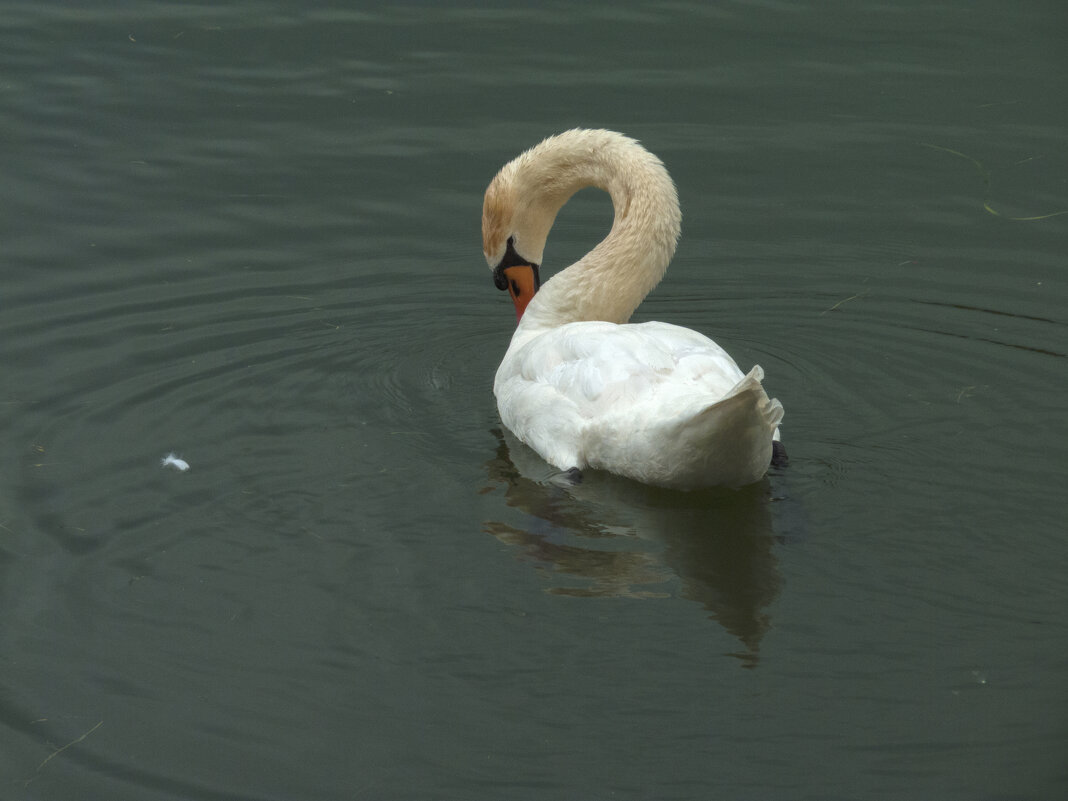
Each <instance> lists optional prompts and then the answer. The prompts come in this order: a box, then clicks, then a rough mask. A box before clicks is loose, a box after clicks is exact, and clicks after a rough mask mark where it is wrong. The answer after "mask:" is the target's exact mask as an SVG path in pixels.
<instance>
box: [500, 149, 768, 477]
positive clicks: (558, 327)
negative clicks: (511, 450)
mask: <svg viewBox="0 0 1068 801" xmlns="http://www.w3.org/2000/svg"><path fill="white" fill-rule="evenodd" d="M587 186H596V187H599V188H601V189H603V190H605V191H607V192H608V193H609V194H610V195H611V197H612V203H613V206H614V208H615V219H614V221H613V224H612V229H611V231H610V232H609V234H608V236H607V237H606V238H605V239H604V240H603V241H601V243H600V244H598V245H597V246H596V247H595V248H594V249H593V250H592V251H590V252H589V253H588V254H586V256H584V257H583V258H581V259H580V260H579V261H577V262H576V263H575V264H573V265H571V266H570V267H568V268H567V269H565V270H563V271H561V272H560V273H558V274H557V275H555V276H553V277H552V279H551V280H549V281H547V282H546V283H545V285H544V287H541V286H540V275H539V270H540V265H541V261H542V255H543V252H544V248H545V241H546V239H547V237H548V234H549V230H550V229H551V227H552V224H553V221H554V220H555V218H556V213H557V212H558V211H559V209H560V208H561V207H562V206H563V204H564V203H566V202H567V200H568V199H569V198H570V197H571V196H572V195H573V194H574V193H575V192H577V191H578V190H579V189H582V188H584V187H587ZM680 222H681V213H680V211H679V204H678V197H677V195H676V192H675V186H674V184H673V183H672V181H671V178H670V177H669V176H668V174H667V170H666V169H665V168H664V166H663V164H662V163H661V162H660V160H659V159H657V158H656V157H655V156H654V155H652V154H651V153H649V152H648V151H647V150H645V148H643V147H642V146H641V145H639V144H638V143H637V142H636V141H634V140H633V139H630V138H628V137H625V136H623V135H622V134H618V133H615V132H613V131H604V130H572V131H567V132H565V133H562V134H559V135H557V136H554V137H550V138H548V139H546V140H545V141H543V142H541V143H540V144H538V145H536V146H534V147H533V148H531V149H530V150H528V151H526V152H525V153H523V154H521V155H520V156H518V157H517V158H516V159H514V160H513V161H511V162H509V163H508V164H506V165H505V166H504V167H503V168H502V169H501V171H500V172H499V173H498V174H497V176H496V177H495V178H494V179H493V181H492V182H491V183H490V186H489V188H488V189H487V190H486V198H485V203H484V206H483V214H482V234H483V250H484V252H485V256H486V260H487V262H488V263H489V265H490V267H491V268H492V269H493V273H494V281H495V283H496V284H497V286H498V287H499V288H501V289H507V290H508V291H509V292H510V294H511V295H512V299H513V301H514V302H515V306H516V315H517V318H518V324H517V326H516V330H515V333H514V335H513V336H512V340H511V343H510V345H509V347H508V351H507V353H506V354H505V356H504V359H503V360H502V362H501V365H500V367H499V368H498V370H497V375H496V378H495V380H494V386H493V390H494V394H495V395H496V398H497V407H498V410H499V412H500V415H501V420H502V422H503V423H504V424H505V425H506V426H507V427H508V428H509V429H510V430H511V431H512V433H514V434H515V435H516V436H517V437H518V438H519V439H520V440H522V441H523V442H525V443H526V444H527V445H529V446H530V447H531V448H533V449H534V450H535V451H537V453H538V454H539V455H540V456H541V457H542V458H543V459H545V461H547V462H549V463H550V464H552V465H553V466H555V467H557V468H559V469H561V470H569V469H571V468H578V469H580V470H581V469H584V468H592V469H597V470H606V471H608V472H611V473H615V474H617V475H621V476H625V477H627V478H631V479H634V480H637V481H640V482H643V483H646V484H653V485H657V486H663V487H670V488H674V489H687V490H689V489H698V488H702V487H713V486H730V487H737V486H742V485H745V484H750V483H753V482H755V481H758V480H759V479H760V478H761V477H762V476H763V475H764V473H765V472H766V471H767V468H768V465H769V464H770V462H771V459H772V453H773V445H772V443H773V441H775V440H778V428H777V426H778V424H779V422H780V420H781V419H782V414H783V410H782V404H780V403H779V401H777V400H772V399H769V398H768V396H767V393H766V392H765V391H764V389H763V387H762V386H761V380H762V379H763V376H764V373H763V370H762V369H761V368H760V367H759V366H754V367H753V368H752V369H751V370H750V371H749V372H748V373H743V372H742V371H741V370H740V369H739V368H738V365H737V364H735V362H734V360H733V359H732V358H731V357H730V356H729V355H728V354H727V352H726V351H724V350H723V348H721V347H720V346H719V345H717V344H716V343H715V342H713V341H712V340H711V339H709V338H708V337H706V336H704V335H702V334H699V333H697V332H696V331H692V330H690V329H687V328H682V327H680V326H676V325H671V324H668V323H661V322H649V323H640V324H630V323H628V322H627V321H628V320H629V319H630V316H631V314H632V313H633V312H634V310H635V309H636V308H637V306H638V304H639V303H641V301H642V299H644V298H645V296H646V295H647V294H648V293H649V292H650V291H651V290H652V289H653V287H655V286H656V284H657V283H658V282H659V281H660V279H661V278H662V277H663V275H664V272H665V271H666V269H667V266H668V262H669V261H670V260H671V257H672V255H674V252H675V245H676V242H677V241H678V236H679V230H680Z"/></svg>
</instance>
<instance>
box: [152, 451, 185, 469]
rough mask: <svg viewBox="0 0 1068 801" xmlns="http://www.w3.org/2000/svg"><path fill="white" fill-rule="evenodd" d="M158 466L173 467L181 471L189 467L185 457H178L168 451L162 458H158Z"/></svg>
mask: <svg viewBox="0 0 1068 801" xmlns="http://www.w3.org/2000/svg"><path fill="white" fill-rule="evenodd" d="M159 466H160V467H173V468H174V469H175V470H181V471H182V472H183V473H184V472H185V471H186V470H188V469H189V462H187V461H186V460H185V459H179V458H178V457H177V456H175V455H174V454H173V453H168V454H167V455H166V456H164V457H163V458H162V459H160V460H159Z"/></svg>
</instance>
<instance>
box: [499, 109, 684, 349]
mask: <svg viewBox="0 0 1068 801" xmlns="http://www.w3.org/2000/svg"><path fill="white" fill-rule="evenodd" d="M502 179H503V182H504V183H505V184H506V190H507V192H508V193H509V194H512V193H514V194H512V197H513V198H515V200H514V202H515V204H516V206H515V216H514V221H515V228H516V231H517V232H518V238H517V245H518V246H519V247H520V248H523V249H525V252H524V250H521V251H520V252H524V255H526V257H527V258H530V259H531V260H532V261H535V262H540V261H541V257H542V252H543V250H544V245H545V239H546V237H547V236H548V233H549V229H550V228H551V227H552V224H553V221H554V220H555V218H556V213H557V212H558V211H559V210H560V208H561V207H562V206H563V205H564V203H566V202H567V201H568V200H569V199H570V198H571V196H572V195H574V194H575V192H577V191H579V190H580V189H583V188H585V187H588V186H595V187H598V188H600V189H603V190H605V191H606V192H608V194H609V195H610V196H611V198H612V205H613V207H614V209H615V218H614V220H613V223H612V229H611V231H610V232H609V234H608V236H607V237H605V238H604V240H602V241H601V243H600V244H598V245H597V247H595V248H594V249H593V250H592V251H590V252H589V253H587V254H586V255H585V256H584V257H583V258H581V259H579V261H577V262H575V263H574V264H573V265H571V266H570V267H568V268H567V269H565V270H563V271H562V272H560V273H559V274H557V275H555V276H553V277H552V278H551V279H550V280H549V281H547V282H546V283H545V285H544V286H543V287H542V289H541V291H539V292H538V294H537V295H536V296H535V297H534V300H533V301H531V303H530V305H529V306H528V307H527V310H526V312H525V313H524V315H523V318H522V320H521V321H520V327H521V328H541V327H547V326H549V327H552V326H558V325H563V324H565V323H569V322H577V321H582V320H606V321H609V322H614V323H625V322H626V321H627V320H629V319H630V316H631V314H632V313H633V312H634V310H635V309H636V308H637V307H638V304H639V303H641V302H642V299H643V298H644V297H645V296H646V295H647V294H648V293H649V292H650V291H651V290H652V289H653V287H655V286H656V285H657V283H658V282H659V281H660V279H661V278H662V277H663V275H664V272H665V271H666V270H667V266H668V263H669V262H670V261H671V257H672V255H673V254H674V252H675V245H676V243H677V241H678V237H679V230H680V224H681V212H680V211H679V202H678V195H677V194H676V191H675V185H674V183H672V181H671V177H670V176H669V175H668V173H667V170H666V169H664V165H663V164H662V163H661V161H660V160H659V159H658V158H657V157H656V156H654V155H653V154H652V153H650V152H649V151H647V150H646V149H645V148H643V147H642V146H641V145H640V144H638V143H637V142H636V141H634V140H633V139H630V138H628V137H625V136H623V135H622V134H618V133H615V132H613V131H603V130H593V131H589V130H573V131H567V132H565V133H562V134H560V135H558V136H555V137H551V138H549V139H546V140H545V141H544V142H542V143H541V144H539V145H537V146H535V147H533V148H531V149H530V150H529V151H527V152H526V153H524V154H522V155H521V156H519V157H518V158H517V159H515V160H514V161H513V162H511V163H510V164H508V165H507V166H506V167H505V168H504V169H503V170H501V173H500V174H499V175H498V177H497V179H495V180H494V184H492V185H491V187H490V192H492V191H493V189H494V185H496V184H497V183H498V182H499V181H502ZM490 192H487V208H489V205H490ZM487 250H488V248H487Z"/></svg>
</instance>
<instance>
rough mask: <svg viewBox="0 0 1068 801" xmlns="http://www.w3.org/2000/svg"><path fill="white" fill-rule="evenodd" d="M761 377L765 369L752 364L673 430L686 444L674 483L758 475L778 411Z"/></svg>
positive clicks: (733, 481)
mask: <svg viewBox="0 0 1068 801" xmlns="http://www.w3.org/2000/svg"><path fill="white" fill-rule="evenodd" d="M763 377H764V371H763V370H762V369H761V368H760V367H759V366H756V367H754V368H753V369H752V370H750V371H749V374H748V375H746V376H745V377H744V378H742V379H741V380H740V381H739V382H738V383H737V384H736V385H735V386H734V387H733V388H732V389H731V390H730V391H729V392H728V393H727V394H726V395H725V396H724V397H723V398H722V399H720V400H718V401H716V402H715V403H713V404H710V405H708V406H705V407H704V408H703V409H701V410H700V411H699V412H698V413H697V414H696V415H694V416H693V417H691V418H690V419H689V420H687V421H686V422H684V423H683V424H682V425H681V426H680V427H679V428H678V429H677V436H678V442H679V443H680V444H686V448H685V450H683V451H682V453H683V458H682V459H681V460H679V463H678V464H676V465H674V468H675V469H674V471H673V472H674V473H675V475H676V477H677V480H676V481H674V482H672V483H673V484H674V485H675V486H677V487H679V488H680V489H694V488H697V487H702V486H730V487H741V486H744V485H746V484H752V483H754V482H756V481H759V480H760V479H761V478H762V477H763V475H764V474H765V473H766V472H767V469H768V466H769V465H770V464H771V459H772V454H773V446H772V442H773V441H774V440H777V439H778V437H779V432H778V425H779V423H780V422H781V421H782V416H783V408H782V404H781V403H779V401H778V400H776V399H775V398H769V397H768V394H767V392H765V391H764V387H763V386H761V383H760V381H761V379H762V378H763Z"/></svg>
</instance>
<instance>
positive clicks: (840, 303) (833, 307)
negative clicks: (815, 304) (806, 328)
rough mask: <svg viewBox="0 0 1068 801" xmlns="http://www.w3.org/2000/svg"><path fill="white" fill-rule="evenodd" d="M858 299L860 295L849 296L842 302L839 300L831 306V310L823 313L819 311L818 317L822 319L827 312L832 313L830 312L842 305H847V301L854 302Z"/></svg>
mask: <svg viewBox="0 0 1068 801" xmlns="http://www.w3.org/2000/svg"><path fill="white" fill-rule="evenodd" d="M865 294H866V293H865ZM859 297H861V295H850V296H849V297H848V298H844V299H843V300H840V301H838V302H837V303H835V304H834V305H833V306H831V308H829V309H824V310H823V311H821V312H820V317H822V316H823V315H825V314H826V313H827V312H832V311H834V310H835V309H837V308H838V307H839V306H841V305H842V304H843V303H849V301H851V300H856V299H857V298H859Z"/></svg>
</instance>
